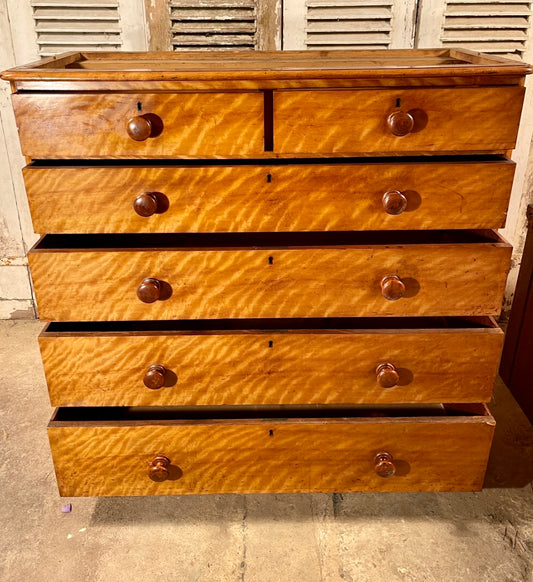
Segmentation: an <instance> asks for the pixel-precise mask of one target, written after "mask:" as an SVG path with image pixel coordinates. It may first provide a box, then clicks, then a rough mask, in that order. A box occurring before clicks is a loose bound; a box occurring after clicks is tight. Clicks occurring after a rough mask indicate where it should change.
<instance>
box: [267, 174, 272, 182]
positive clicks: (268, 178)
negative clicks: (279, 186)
mask: <svg viewBox="0 0 533 582" xmlns="http://www.w3.org/2000/svg"><path fill="white" fill-rule="evenodd" d="M267 182H268V183H269V184H270V182H272V174H267Z"/></svg>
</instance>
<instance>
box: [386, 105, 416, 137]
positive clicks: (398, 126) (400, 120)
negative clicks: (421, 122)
mask: <svg viewBox="0 0 533 582" xmlns="http://www.w3.org/2000/svg"><path fill="white" fill-rule="evenodd" d="M387 126H388V128H389V129H390V130H391V132H392V133H393V134H394V135H397V136H398V137H402V136H404V135H407V134H408V133H411V132H412V131H413V128H414V126H415V120H414V118H413V116H412V115H411V114H410V113H407V111H393V112H392V113H391V114H390V115H389V116H388V117H387Z"/></svg>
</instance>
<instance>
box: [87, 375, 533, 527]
mask: <svg viewBox="0 0 533 582" xmlns="http://www.w3.org/2000/svg"><path fill="white" fill-rule="evenodd" d="M489 408H490V410H491V412H492V414H493V415H494V417H495V419H496V423H497V425H496V432H495V436H494V441H493V446H492V452H491V456H490V460H489V465H488V470H487V475H486V479H485V485H484V487H485V492H484V493H483V494H472V493H431V492H427V493H387V494H386V495H384V494H380V493H349V494H341V493H338V494H334V495H324V494H322V495H320V494H318V495H298V494H280V495H186V496H168V497H167V496H162V497H110V498H105V497H103V498H100V499H98V500H97V502H96V506H95V509H94V512H93V516H92V519H91V525H117V524H126V525H127V524H131V525H133V524H135V525H139V524H143V523H145V524H154V523H162V524H163V523H194V522H203V523H213V524H220V523H221V522H226V523H228V522H236V521H241V520H242V519H243V515H245V514H246V513H248V514H249V515H250V517H252V516H253V519H256V520H276V521H278V520H279V521H289V520H290V521H294V522H295V523H297V522H299V521H308V520H312V519H314V517H313V515H314V514H316V513H322V514H323V515H326V514H327V515H330V516H331V517H332V518H337V517H339V518H342V519H359V518H363V517H366V518H370V517H372V518H375V519H379V518H397V517H400V518H424V517H426V518H427V517H436V518H439V519H450V520H453V521H454V522H457V520H459V522H462V523H464V524H467V523H468V522H469V521H470V520H475V519H476V516H478V517H479V516H480V515H482V514H485V515H486V516H487V519H492V520H495V521H496V522H501V523H504V522H505V521H506V519H507V517H506V515H507V509H506V508H505V507H500V506H501V505H502V497H501V493H500V492H498V491H497V490H498V489H512V488H524V487H526V486H527V485H528V484H531V483H532V482H533V426H531V424H530V423H529V421H528V419H527V417H526V416H525V415H524V413H523V412H522V410H521V409H520V407H519V406H518V404H517V403H516V401H515V400H514V398H513V397H512V395H511V393H510V392H509V390H508V389H507V387H506V386H505V385H504V384H503V382H502V381H501V380H500V379H498V381H497V382H496V386H495V389H494V398H493V401H492V402H491V403H490V405H489ZM491 490H492V491H491ZM532 492H533V489H531V490H530V488H528V491H527V492H525V493H524V495H521V494H520V492H517V493H516V495H517V496H518V497H520V498H521V497H524V500H523V501H524V503H526V505H527V504H530V502H531V497H530V494H531V493H532ZM532 511H533V509H532ZM459 522H458V523H459ZM465 527H466V525H465Z"/></svg>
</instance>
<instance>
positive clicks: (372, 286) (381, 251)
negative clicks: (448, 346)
mask: <svg viewBox="0 0 533 582" xmlns="http://www.w3.org/2000/svg"><path fill="white" fill-rule="evenodd" d="M510 255H511V247H510V245H509V244H508V243H506V242H505V241H503V239H501V238H500V237H499V236H498V235H497V234H496V233H494V232H493V231H476V232H470V231H419V232H416V231H414V232H394V233H379V232H366V233H309V234H305V233H285V234H263V235H259V234H254V235H252V234H212V235H200V234H188V235H153V234H146V235H142V234H139V235H120V234H116V235H80V236H77V235H46V236H45V237H43V238H42V239H41V240H40V241H39V242H38V243H37V245H36V246H35V247H34V248H33V250H32V251H30V253H29V262H30V266H31V273H32V277H33V282H34V289H35V294H36V298H37V304H38V307H39V312H40V316H41V318H42V319H44V320H69V321H86V320H146V319H152V320H153V319H226V318H258V317H365V316H394V315H401V316H415V315H420V316H422V315H459V316H462V315H497V314H498V313H499V312H500V309H501V303H502V299H503V292H504V286H505V280H506V275H507V270H508V268H509V261H510ZM395 299H397V300H395Z"/></svg>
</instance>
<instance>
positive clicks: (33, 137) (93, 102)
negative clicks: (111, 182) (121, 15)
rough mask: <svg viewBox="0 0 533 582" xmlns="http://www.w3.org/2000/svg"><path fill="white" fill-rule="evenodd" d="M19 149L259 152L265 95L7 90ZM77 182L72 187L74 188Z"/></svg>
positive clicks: (61, 153) (70, 154)
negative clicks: (16, 126) (22, 92)
mask: <svg viewBox="0 0 533 582" xmlns="http://www.w3.org/2000/svg"><path fill="white" fill-rule="evenodd" d="M12 98H13V107H14V110H15V115H16V118H17V124H18V128H19V136H20V142H21V147H22V153H23V154H24V155H25V156H29V157H32V158H34V159H39V158H124V157H145V158H153V157H156V158H172V157H177V156H180V157H191V158H194V157H220V156H229V157H231V156H235V157H241V156H248V155H258V154H261V153H262V152H264V138H263V136H264V123H263V95H262V94H261V93H260V92H255V93H155V94H150V93H139V94H135V93H101V94H98V93H76V94H72V93H71V94H69V93H64V94H61V93H54V94H47V93H34V94H18V93H15V94H14V95H12ZM80 187H81V182H78V184H77V187H76V191H78V192H79V189H80Z"/></svg>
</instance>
